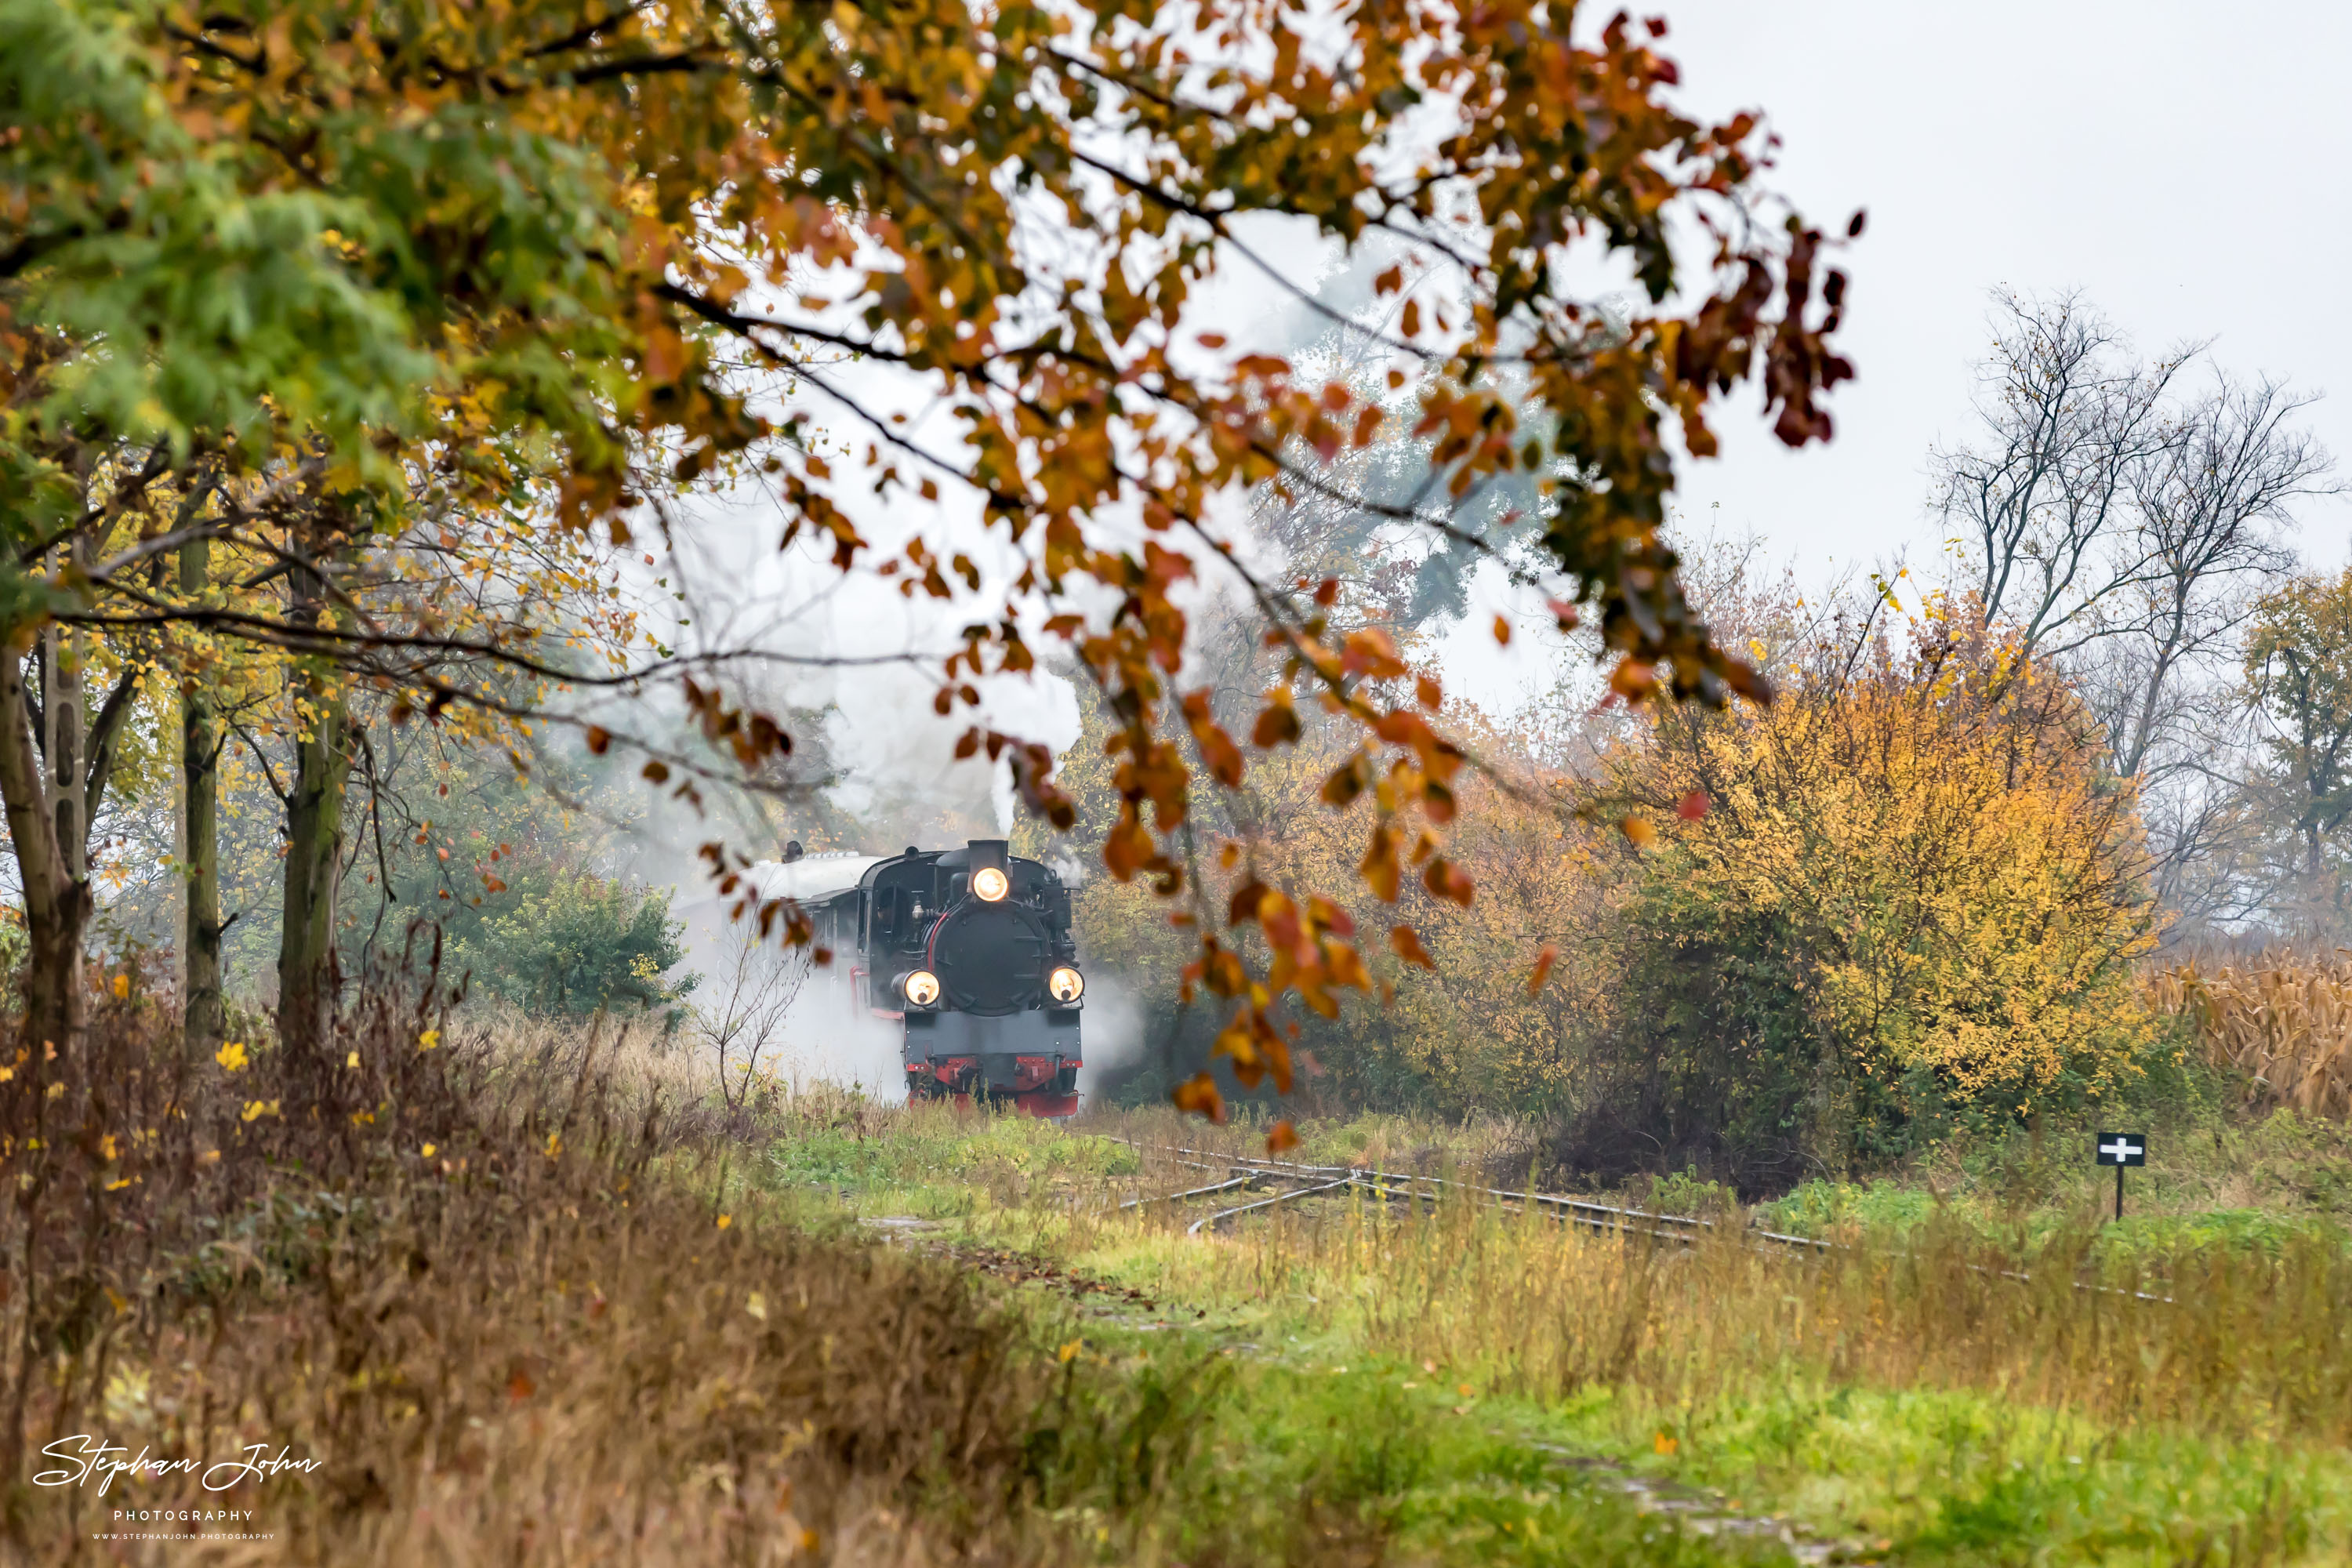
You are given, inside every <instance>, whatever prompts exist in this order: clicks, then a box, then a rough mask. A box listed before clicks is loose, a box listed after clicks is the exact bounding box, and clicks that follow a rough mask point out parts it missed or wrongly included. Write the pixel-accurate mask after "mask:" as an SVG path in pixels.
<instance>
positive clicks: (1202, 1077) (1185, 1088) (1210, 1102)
mask: <svg viewBox="0 0 2352 1568" xmlns="http://www.w3.org/2000/svg"><path fill="white" fill-rule="evenodd" d="M1168 1098H1169V1099H1171V1100H1174V1101H1175V1102H1176V1109H1177V1110H1181V1111H1182V1112H1184V1113H1185V1114H1186V1115H1187V1116H1205V1117H1207V1118H1208V1119H1209V1120H1210V1121H1217V1122H1222V1121H1224V1119H1225V1097H1224V1096H1223V1095H1222V1094H1219V1093H1218V1092H1217V1080H1216V1079H1213V1078H1211V1077H1210V1076H1209V1075H1208V1074H1207V1073H1204V1072H1203V1073H1195V1074H1193V1075H1192V1078H1190V1079H1187V1080H1186V1081H1184V1082H1182V1083H1180V1084H1178V1085H1177V1086H1176V1091H1175V1092H1174V1093H1173V1094H1171V1095H1170V1096H1169V1097H1168Z"/></svg>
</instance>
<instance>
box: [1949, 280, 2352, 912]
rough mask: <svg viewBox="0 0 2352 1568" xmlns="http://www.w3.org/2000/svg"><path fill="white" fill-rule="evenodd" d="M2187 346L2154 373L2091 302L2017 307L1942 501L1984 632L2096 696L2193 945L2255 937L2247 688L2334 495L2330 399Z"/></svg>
mask: <svg viewBox="0 0 2352 1568" xmlns="http://www.w3.org/2000/svg"><path fill="white" fill-rule="evenodd" d="M2203 357H2204V345H2203V344H2186V345H2182V346H2180V347H2179V348H2176V349H2175V350H2173V351H2172V352H2171V353H2169V354H2168V356H2167V357H2165V358H2163V359H2160V360H2158V361H2156V362H2153V363H2141V361H2140V360H2139V359H2138V357H2137V355H2136V354H2135V353H2133V352H2132V350H2131V348H2130V345H2129V344H2128V343H2127V342H2126V341H2125V340H2124V338H2123V337H2122V336H2121V334H2119V333H2118V332H2117V331H2116V330H2115V329H2114V328H2113V327H2112V326H2111V325H2110V324H2109V323H2108V322H2107V321H2105V318H2103V317H2102V316H2100V315H2099V313H2098V312H2097V311H2096V310H2094V309H2093V308H2092V307H2090V306H2089V305H2088V304H2087V303H2086V302H2085V301H2084V299H2083V298H2082V296H2081V295H2079V294H2074V293H2068V294H2061V295H2055V296H2050V297H2040V298H2037V297H2029V296H2022V295H2017V294H2004V295H2001V296H1999V297H1998V310H1997V315H1996V324H1995V331H1994V344H1993V349H1992V352H1991V353H1990V356H1989V357H1988V358H1987V360H1986V362H1985V364H1984V366H1983V384H1984V387H1985V395H1984V396H1983V397H1982V398H1981V399H1980V400H1979V404H1978V413H1979V416H1980V418H1981V421H1982V427H1981V429H1980V431H1979V436H1978V437H1977V438H1976V439H1975V440H1974V441H1972V442H1970V443H1968V444H1965V445H1963V446H1961V447H1957V448H1953V449H1950V450H1945V451H1939V452H1938V453H1937V454H1936V458H1935V463H1936V468H1935V472H1936V480H1935V483H1936V492H1935V494H1936V504H1937V509H1938V510H1939V511H1940V513H1941V514H1942V516H1943V518H1944V520H1945V522H1946V524H1947V526H1948V528H1949V529H1950V530H1951V531H1952V533H1953V536H1954V537H1953V541H1952V542H1953V544H1954V545H1955V547H1956V548H1958V549H1960V550H1961V551H1962V552H1963V553H1964V555H1965V557H1966V558H1967V560H1968V561H1969V569H1970V575H1971V577H1972V578H1973V581H1972V582H1971V584H1970V586H1971V588H1972V590H1973V593H1974V596H1975V603H1976V606H1977V610H1978V613H1979V615H1980V616H1982V617H1983V620H1984V623H1985V624H1986V625H1987V626H1991V625H1994V624H1999V625H2000V626H2004V627H2006V628H2008V629H2009V630H2010V631H2011V634H2012V635H2014V636H2015V637H2016V638H2017V639H2018V643H2019V645H2020V647H2021V651H2022V652H2023V654H2024V655H2025V656H2026V657H2027V658H2032V659H2038V660H2040V661H2041V662H2042V663H2044V664H2048V665H2053V666H2055V667H2056V668H2060V669H2062V670H2063V672H2064V673H2065V674H2066V675H2067V677H2068V678H2069V679H2071V680H2072V681H2073V683H2074V687H2075V689H2077V690H2078V691H2080V692H2081V693H2082V696H2083V698H2084V701H2085V702H2086V703H2087V705H2088V706H2089V709H2090V711H2091V713H2092V715H2093V717H2094V718H2095V720H2096V721H2097V722H2098V724H2099V726H2100V729H2101V732H2102V734H2103V735H2104V737H2105V744H2106V753H2107V763H2108V765H2109V766H2110V767H2111V768H2112V769H2113V770H2114V772H2115V773H2116V775H2117V776H2118V777H2119V778H2121V779H2126V780H2129V781H2132V783H2133V784H2135V785H2136V786H2137V789H2138V791H2139V795H2140V803H2141V820H2142V823H2143V825H2144V826H2145V828H2146V831H2147V835H2148V841H2149V849H2150V851H2151V855H2152V858H2153V862H2154V867H2155V872H2154V874H2155V877H2156V880H2157V883H2158V891H2159V893H2160V894H2161V896H2162V897H2163V898H2164V899H2165V901H2166V903H2167V905H2168V907H2169V908H2171V909H2173V910H2175V911H2176V912H2177V913H2178V914H2179V915H2180V916H2181V917H2183V918H2182V925H2183V928H2184V929H2189V928H2194V927H2197V926H2199V925H2201V924H2205V923H2208V922H2216V921H2218V922H2222V923H2227V922H2229V921H2236V920H2242V919H2244V918H2246V917H2247V916H2248V914H2249V913H2250V912H2251V911H2252V910H2258V909H2259V908H2260V907H2261V906H2262V903H2263V899H2264V898H2265V896H2266V895H2265V894H2264V893H2263V887H2264V886H2265V885H2266V883H2267V881H2268V880H2269V879H2267V878H2265V877H2264V876H2263V875H2262V874H2260V872H2259V870H2258V869H2256V868H2255V867H2256V862H2258V861H2259V859H2260V858H2261V857H2260V855H2259V853H2258V850H2257V847H2256V846H2257V843H2258V841H2259V840H2260V838H2261V825H2260V821H2259V820H2258V819H2259V818H2260V816H2261V813H2260V811H2259V810H2258V809H2256V807H2255V805H2254V804H2253V801H2252V796H2251V795H2249V794H2248V789H2249V781H2250V780H2251V779H2252V770H2253V768H2254V765H2255V762H2256V755H2255V746H2254V741H2253V736H2252V729H2251V727H2250V724H2249V714H2248V712H2247V710H2246V706H2245V702H2244V700H2243V697H2242V693H2241V692H2240V691H2238V690H2237V689H2236V688H2235V686H2234V683H2233V682H2232V681H2231V670H2232V668H2233V667H2234V665H2235V664H2236V662H2237V660H2238V657H2239V649H2240V647H2241V643H2242V633H2243V632H2244V629H2245V626H2246V624H2247V621H2248V619H2249V617H2250V616H2252V614H2253V612H2254V607H2255V605H2256V604H2257V603H2258V601H2259V600H2260V598H2261V596H2262V595H2263V593H2264V592H2265V591H2266V590H2267V589H2268V588H2270V587H2271V586H2273V584H2276V583H2277V582H2278V580H2279V579H2280V577H2281V576H2282V575H2283V574H2284V573H2286V572H2288V571H2290V570H2291V569H2292V568H2293V567H2294V553H2293V552H2292V551H2291V550H2290V549H2289V548H2288V546H2287V543H2286V531H2287V530H2288V528H2289V527H2290V526H2291V525H2292V522H2293V517H2292V511H2291V509H2292V506H2293V503H2294V502H2295V501H2296V500H2301V499H2305V498H2308V497H2312V496H2316V495H2323V494H2328V493H2332V492H2334V491H2335V490H2336V489H2338V488H2339V487H2338V486H2337V485H2336V482H2335V481H2334V479H2332V477H2331V459H2330V458H2329V455H2328V453H2327V452H2326V449H2325V448H2324V447H2321V446H2320V445H2319V443H2318V442H2317V441H2316V440H2315V439H2314V438H2313V437H2312V436H2311V435H2310V433H2309V432H2308V430H2307V429H2306V428H2305V426H2303V424H2302V423H2301V421H2300V418H2299V416H2301V415H2302V413H2303V412H2304V410H2305V409H2307V408H2308V407H2309V406H2310V405H2312V404H2313V403H2314V402H2315V401H2316V395H2313V394H2308V393H2299V392H2296V391H2294V390H2293V389H2292V388H2290V387H2288V386H2287V385H2286V384H2284V383H2282V382H2279V381H2276V380H2273V379H2272V378H2269V377H2266V376H2265V377H2258V378H2256V379H2254V380H2252V381H2240V380H2238V379H2236V378H2234V377H2232V376H2231V375H2230V374H2228V373H2227V372H2224V371H2221V370H2218V369H2216V370H2214V371H2213V372H2212V373H2211V375H2210V381H2208V382H2207V384H2206V386H2205V390H2204V391H2202V392H2201V393H2200V394H2198V395H2193V396H2184V395H2182V385H2181V383H2182V377H2183V373H2184V371H2185V370H2186V369H2187V367H2189V365H2190V364H2191V363H2194V362H2196V361H2199V360H2200V359H2202V358H2203Z"/></svg>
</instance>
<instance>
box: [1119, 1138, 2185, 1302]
mask: <svg viewBox="0 0 2352 1568" xmlns="http://www.w3.org/2000/svg"><path fill="white" fill-rule="evenodd" d="M1120 1142H1126V1143H1127V1144H1128V1145H1129V1147H1130V1148H1134V1149H1138V1150H1145V1151H1149V1152H1153V1153H1160V1154H1182V1155H1189V1156H1191V1159H1188V1160H1182V1161H1179V1162H1178V1163H1180V1164H1189V1163H1193V1162H1194V1161H1198V1160H1223V1161H1224V1162H1225V1163H1226V1165H1227V1168H1228V1169H1250V1170H1257V1171H1262V1172H1265V1173H1268V1174H1276V1175H1284V1176H1288V1177H1290V1178H1291V1179H1292V1180H1294V1181H1304V1180H1307V1179H1309V1178H1311V1177H1314V1176H1328V1175H1330V1174H1332V1173H1334V1172H1341V1173H1344V1174H1343V1175H1341V1176H1340V1178H1339V1180H1337V1181H1332V1182H1327V1183H1325V1184H1322V1185H1319V1186H1315V1187H1311V1188H1306V1189H1302V1190H1300V1191H1295V1192H1289V1193H1284V1194H1280V1195H1279V1196H1277V1197H1275V1198H1271V1199H1267V1200H1265V1203H1259V1204H1249V1205H1243V1207H1242V1208H1240V1209H1229V1210H1226V1211H1223V1213H1221V1214H1217V1215H1211V1216H1209V1217H1210V1218H1211V1219H1213V1220H1215V1219H1223V1218H1224V1217H1226V1216H1227V1215H1234V1214H1240V1213H1244V1212H1245V1211H1246V1210H1248V1209H1252V1208H1262V1207H1265V1206H1266V1204H1270V1203H1280V1202H1284V1201H1286V1200H1287V1199H1290V1198H1294V1197H1301V1196H1304V1195H1306V1194H1307V1192H1329V1191H1331V1190H1333V1189H1334V1188H1337V1187H1343V1186H1357V1187H1361V1188H1363V1189H1365V1190H1367V1191H1370V1192H1377V1193H1381V1194H1386V1195H1389V1196H1396V1195H1399V1194H1398V1192H1397V1188H1396V1186H1395V1185H1394V1184H1396V1183H1404V1184H1407V1186H1408V1188H1409V1187H1410V1186H1411V1184H1415V1183H1422V1182H1426V1183H1428V1184H1431V1185H1433V1186H1441V1187H1457V1188H1460V1189H1461V1190H1462V1191H1464V1192H1469V1193H1476V1194H1480V1195H1482V1196H1486V1197H1493V1198H1500V1199H1504V1200H1507V1201H1509V1202H1516V1203H1520V1204H1530V1203H1532V1204H1536V1205H1542V1206H1543V1207H1546V1208H1549V1209H1551V1210H1553V1211H1554V1212H1555V1213H1556V1215H1557V1216H1558V1217H1559V1218H1561V1219H1564V1220H1569V1221H1571V1222H1573V1223H1576V1224H1580V1225H1584V1226H1590V1227H1591V1228H1592V1229H1595V1230H1603V1231H1618V1232H1623V1233H1626V1234H1630V1235H1635V1236H1649V1237H1657V1238H1660V1239H1664V1240H1672V1241H1680V1242H1683V1243H1685V1245H1689V1244H1691V1243H1692V1242H1694V1241H1695V1240H1696V1236H1697V1234H1698V1233H1699V1232H1702V1231H1711V1230H1713V1229H1714V1228H1715V1222H1714V1221H1713V1220H1706V1219H1699V1218H1697V1217H1696V1216H1695V1215H1668V1214H1652V1213H1650V1212H1649V1211H1648V1210H1646V1209H1636V1208H1623V1207H1620V1206H1618V1205H1613V1204H1601V1203H1594V1202H1593V1201H1591V1199H1589V1198H1575V1197H1570V1196H1569V1195H1567V1194H1564V1193H1534V1192H1528V1193H1520V1192H1512V1191H1509V1190H1507V1189H1506V1188H1501V1187H1488V1186H1482V1185H1480V1184H1477V1183H1475V1182H1464V1181H1457V1180H1455V1179H1454V1178H1452V1177H1448V1176H1423V1175H1414V1174H1412V1173H1409V1172H1402V1171H1394V1172H1391V1171H1373V1170H1367V1169H1362V1168H1359V1167H1354V1166H1348V1165H1308V1164H1304V1163H1300V1162H1297V1161H1295V1160H1273V1159H1267V1158H1265V1157H1262V1156H1259V1155H1254V1154H1219V1153H1216V1152H1213V1151H1211V1150H1202V1149H1183V1148H1175V1149H1171V1148H1168V1147H1166V1146H1164V1145H1159V1144H1150V1143H1137V1142H1134V1141H1133V1140H1131V1139H1122V1140H1120ZM1177 1195H1182V1194H1177ZM1412 1195H1416V1196H1417V1195H1419V1194H1412ZM1121 1206H1125V1205H1121ZM1604 1216H1605V1217H1604ZM1659 1226H1673V1227H1679V1228H1670V1229H1660V1228H1656V1227H1659ZM1200 1229H1201V1225H1200V1224H1198V1223H1196V1224H1194V1225H1193V1226H1192V1227H1191V1228H1189V1229H1188V1230H1187V1231H1186V1232H1185V1234H1186V1235H1187V1236H1192V1235H1197V1234H1198V1233H1199V1231H1200ZM1744 1233H1745V1234H1746V1235H1747V1236H1748V1237H1753V1238H1754V1239H1755V1240H1756V1241H1759V1242H1763V1243H1768V1244H1769V1245H1770V1246H1773V1247H1780V1248H1782V1249H1784V1250H1788V1251H1807V1252H1815V1253H1822V1252H1846V1251H1852V1250H1854V1249H1853V1248H1852V1247H1848V1246H1847V1245H1846V1244H1845V1243H1843V1242H1835V1241H1825V1240H1822V1238H1821V1237H1811V1236H1790V1235H1789V1234H1787V1233H1785V1232H1782V1231H1774V1230H1760V1229H1759V1228H1757V1227H1756V1226H1752V1225H1751V1226H1747V1227H1745V1232H1744ZM1965 1267H1966V1268H1968V1269H1969V1272H1971V1273H1975V1274H1994V1275H1998V1276H1999V1277H2000V1278H2001V1279H2010V1280H2014V1281H2016V1282H2017V1283H2020V1284H2030V1283H2032V1279H2033V1276H2032V1274H2031V1273H2029V1272H2027V1271H2025V1270H2022V1269H2013V1268H1999V1269H1995V1268H1986V1267H1985V1266H1984V1265H1983V1264H1981V1263H1970V1264H1968V1265H1965ZM2070 1283H2071V1284H2072V1285H2073V1287H2074V1289H2077V1290H2083V1291H2088V1292H2091V1293H2093V1294H2095V1295H2101V1296H2128V1297H2130V1298H2132V1299H2133V1300H2138V1301H2148V1302H2154V1303H2158V1304H2162V1305H2166V1306H2170V1305H2173V1304H2175V1302H2174V1298H2172V1297H2170V1296H2159V1295H2157V1294H2155V1293H2154V1292H2152V1291H2147V1290H2126V1289H2123V1288H2121V1287H2119V1286H2115V1285H2094V1284H2092V1283H2090V1282H2089V1281H2087V1280H2082V1279H2076V1280H2073V1281H2070Z"/></svg>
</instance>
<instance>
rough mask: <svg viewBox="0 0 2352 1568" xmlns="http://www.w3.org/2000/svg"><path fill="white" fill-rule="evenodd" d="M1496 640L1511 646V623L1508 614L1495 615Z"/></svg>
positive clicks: (1505, 645) (1504, 645) (1503, 644)
mask: <svg viewBox="0 0 2352 1568" xmlns="http://www.w3.org/2000/svg"><path fill="white" fill-rule="evenodd" d="M1495 641H1496V643H1498V644H1500V645H1501V646H1502V647H1510V646H1511V623H1510V621H1509V619H1508V618H1507V617H1506V616H1496V617H1495Z"/></svg>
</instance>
